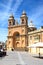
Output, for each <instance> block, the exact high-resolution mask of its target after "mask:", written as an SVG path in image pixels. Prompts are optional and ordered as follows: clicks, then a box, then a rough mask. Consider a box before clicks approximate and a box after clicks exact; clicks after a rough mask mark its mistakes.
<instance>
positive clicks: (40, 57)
mask: <svg viewBox="0 0 43 65" xmlns="http://www.w3.org/2000/svg"><path fill="white" fill-rule="evenodd" d="M33 57H34V58H39V59H43V57H39V56H33Z"/></svg>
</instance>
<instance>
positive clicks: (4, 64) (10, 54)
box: [0, 51, 43, 65]
mask: <svg viewBox="0 0 43 65" xmlns="http://www.w3.org/2000/svg"><path fill="white" fill-rule="evenodd" d="M0 65H43V59H39V58H35V57H33V55H32V54H30V53H29V52H25V51H24V52H22V51H21V52H20V51H7V55H6V56H5V57H0Z"/></svg>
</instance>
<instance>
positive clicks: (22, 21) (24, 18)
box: [20, 11, 28, 25]
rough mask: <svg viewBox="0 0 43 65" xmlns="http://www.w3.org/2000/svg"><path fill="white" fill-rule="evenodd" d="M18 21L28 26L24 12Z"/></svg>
mask: <svg viewBox="0 0 43 65" xmlns="http://www.w3.org/2000/svg"><path fill="white" fill-rule="evenodd" d="M20 19H21V24H25V25H28V17H27V15H26V12H25V11H23V12H22V15H21V17H20Z"/></svg>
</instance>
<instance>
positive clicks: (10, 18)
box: [8, 14, 15, 26]
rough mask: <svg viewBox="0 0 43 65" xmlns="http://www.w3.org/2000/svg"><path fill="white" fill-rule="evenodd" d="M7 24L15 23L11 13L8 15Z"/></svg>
mask: <svg viewBox="0 0 43 65" xmlns="http://www.w3.org/2000/svg"><path fill="white" fill-rule="evenodd" d="M8 21H9V22H8V25H9V26H10V25H15V20H14V16H13V14H11V15H10V17H9V19H8Z"/></svg>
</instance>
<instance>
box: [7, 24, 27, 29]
mask: <svg viewBox="0 0 43 65" xmlns="http://www.w3.org/2000/svg"><path fill="white" fill-rule="evenodd" d="M23 26H26V24H21V25H11V26H8V28H16V27H23Z"/></svg>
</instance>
